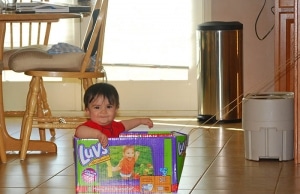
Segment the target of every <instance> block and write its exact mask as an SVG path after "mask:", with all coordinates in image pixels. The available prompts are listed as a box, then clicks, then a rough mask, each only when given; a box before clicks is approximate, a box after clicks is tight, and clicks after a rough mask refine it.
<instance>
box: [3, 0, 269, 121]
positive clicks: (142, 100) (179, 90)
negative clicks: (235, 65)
mask: <svg viewBox="0 0 300 194" xmlns="http://www.w3.org/2000/svg"><path fill="white" fill-rule="evenodd" d="M192 1H193V4H194V10H195V17H196V20H195V23H194V25H193V26H192V28H194V32H195V34H193V35H192V37H191V38H192V39H193V40H194V42H195V45H193V49H194V50H195V52H194V53H193V54H192V56H191V57H192V58H193V59H192V64H191V68H190V69H189V79H188V80H186V81H122V82H111V83H112V84H114V85H115V86H116V88H117V89H118V91H119V93H120V98H121V99H120V100H121V102H120V103H121V107H120V114H121V115H131V116H144V115H147V116H196V115H197V114H198V110H197V107H198V105H197V81H196V27H197V25H198V24H200V23H201V22H202V21H209V20H223V21H225V20H228V21H232V20H234V21H240V22H241V23H243V24H244V90H245V93H247V92H249V91H256V90H258V89H259V88H260V87H261V86H262V85H263V83H264V82H266V81H269V80H272V78H273V67H274V32H272V33H271V35H270V36H269V37H268V38H267V39H266V40H264V41H259V40H258V39H257V38H256V36H255V31H254V23H255V19H256V16H257V14H258V12H259V10H260V8H261V6H262V4H263V1H262V0H251V1H249V0H226V1H224V0H210V1H206V0H202V1H200V0H192ZM267 1H268V8H269V7H270V6H271V0H267ZM272 2H273V1H272ZM203 3H204V6H205V7H206V9H205V12H202V11H201V9H200V7H201V6H202V4H203ZM273 4H274V3H273ZM210 7H211V10H210V9H209V8H210ZM273 23H274V16H272V15H270V14H266V15H263V16H262V19H261V20H260V22H259V31H260V32H261V33H262V34H263V33H264V32H265V31H266V30H267V29H269V27H270V26H272V25H273ZM174 57H176V56H174ZM18 85H19V86H18ZM3 87H4V93H5V95H4V103H5V109H6V110H8V109H10V110H11V109H13V110H15V109H19V108H21V109H23V108H24V107H25V105H24V103H25V97H26V95H27V88H26V85H25V86H24V85H23V84H17V83H4V86H3ZM47 87H48V97H49V102H50V105H51V108H52V110H78V107H81V99H80V96H78V95H77V94H76V93H78V91H80V87H79V83H78V82H75V83H71V82H70V81H69V80H68V81H66V82H64V83H63V84H47ZM12 88H15V90H14V91H15V92H12V91H13V90H12ZM66 90H67V91H69V95H63V94H62V92H63V91H66ZM16 102H22V103H16ZM64 104H66V105H67V106H64Z"/></svg>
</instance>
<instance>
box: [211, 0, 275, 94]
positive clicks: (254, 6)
mask: <svg viewBox="0 0 300 194" xmlns="http://www.w3.org/2000/svg"><path fill="white" fill-rule="evenodd" d="M263 4H264V0H251V1H249V0H226V1H222V0H211V7H212V20H225V21H239V22H241V23H243V27H244V29H243V35H244V40H243V43H244V93H245V94H246V93H248V92H257V91H259V90H261V89H262V88H264V87H265V86H266V85H267V84H269V83H273V77H274V30H273V31H272V32H271V33H270V34H269V36H267V37H266V39H264V40H259V39H258V38H257V37H256V35H255V21H256V19H257V17H258V14H259V12H260V10H261V9H262V6H263ZM272 6H274V0H266V5H265V8H264V9H263V11H262V13H261V16H260V17H259V19H258V22H257V31H258V34H259V36H260V37H263V36H264V35H265V34H266V33H267V32H268V31H269V30H270V29H271V28H272V26H273V25H274V22H275V17H274V15H273V14H272V12H271V7H272ZM273 86H274V85H273V84H271V87H269V88H268V90H273Z"/></svg>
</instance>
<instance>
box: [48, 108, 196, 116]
mask: <svg viewBox="0 0 300 194" xmlns="http://www.w3.org/2000/svg"><path fill="white" fill-rule="evenodd" d="M52 114H53V115H68V116H84V115H85V112H84V111H52ZM197 115H198V111H197V110H119V112H118V115H117V116H119V117H195V118H196V117H197Z"/></svg>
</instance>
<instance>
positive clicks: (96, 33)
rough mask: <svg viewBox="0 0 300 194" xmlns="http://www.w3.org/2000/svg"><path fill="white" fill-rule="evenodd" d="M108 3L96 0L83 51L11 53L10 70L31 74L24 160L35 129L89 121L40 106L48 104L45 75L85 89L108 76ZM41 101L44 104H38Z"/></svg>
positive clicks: (22, 136) (22, 152) (38, 50)
mask: <svg viewBox="0 0 300 194" xmlns="http://www.w3.org/2000/svg"><path fill="white" fill-rule="evenodd" d="M107 6H108V0H97V2H96V3H95V7H94V9H93V12H92V16H91V19H90V22H89V26H88V30H87V32H86V35H85V41H84V44H83V45H82V50H84V52H73V53H72V52H71V53H62V54H57V55H51V54H48V53H47V52H45V51H43V50H41V49H38V48H25V49H20V50H19V51H18V52H17V53H15V54H13V55H12V56H10V58H9V61H8V64H9V68H10V69H12V70H14V71H16V72H25V74H26V75H28V76H31V77H32V79H31V82H30V86H29V91H28V95H27V102H26V110H25V113H24V116H23V121H22V129H21V138H22V147H21V152H20V159H21V160H24V159H25V158H26V153H27V149H28V142H29V140H30V135H31V131H32V128H60V129H73V128H76V127H77V126H78V125H79V123H81V122H84V121H85V120H86V118H81V117H54V116H52V115H45V114H43V113H42V111H41V109H42V108H43V107H39V106H41V105H44V104H47V96H46V90H45V87H44V85H43V77H62V78H76V79H80V80H81V82H82V86H83V88H84V89H85V90H86V89H87V88H88V87H89V86H91V85H92V84H93V83H95V81H96V80H97V79H98V78H103V77H104V76H105V74H104V73H103V72H102V71H101V70H102V54H103V43H104V33H105V24H106V15H107ZM92 56H95V64H93V66H92V70H91V69H90V68H89V67H90V62H91V61H92V60H91V57H92ZM25 64H26V65H25ZM80 95H81V94H80ZM39 101H42V102H43V103H38V102H39Z"/></svg>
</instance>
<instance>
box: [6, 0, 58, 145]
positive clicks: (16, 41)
mask: <svg viewBox="0 0 300 194" xmlns="http://www.w3.org/2000/svg"><path fill="white" fill-rule="evenodd" d="M40 1H41V2H42V0H40ZM47 1H48V0H45V2H47ZM18 2H20V3H22V0H20V1H18ZM26 2H28V1H26ZM29 2H33V0H30V1H29ZM34 2H37V1H34ZM51 24H52V21H49V20H47V21H42V20H41V21H38V22H35V21H34V22H10V23H7V25H6V28H7V29H6V32H7V33H6V36H5V37H6V39H5V42H6V43H9V47H8V48H5V51H4V54H3V70H11V69H10V68H9V66H8V60H9V58H10V56H11V55H13V54H14V53H15V52H16V51H18V50H19V49H20V48H24V47H32V48H43V49H44V50H46V49H47V46H48V41H49V36H50V30H51ZM16 31H18V33H13V32H16ZM39 99H41V98H39ZM39 103H43V102H41V101H40V102H39ZM39 107H43V109H44V114H46V115H51V110H50V107H49V105H48V104H43V105H40V106H39ZM23 115H24V111H5V116H6V117H22V116H23ZM50 134H51V136H55V129H50ZM40 136H41V139H43V140H44V139H45V131H44V129H40Z"/></svg>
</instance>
